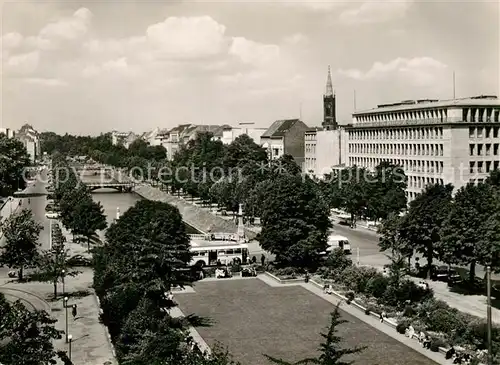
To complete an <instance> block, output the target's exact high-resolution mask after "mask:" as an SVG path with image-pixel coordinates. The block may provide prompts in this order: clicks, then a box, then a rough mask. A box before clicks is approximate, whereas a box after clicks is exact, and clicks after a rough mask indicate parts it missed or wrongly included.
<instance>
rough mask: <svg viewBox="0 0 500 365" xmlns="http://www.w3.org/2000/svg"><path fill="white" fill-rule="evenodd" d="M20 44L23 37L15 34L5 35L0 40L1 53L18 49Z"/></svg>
mask: <svg viewBox="0 0 500 365" xmlns="http://www.w3.org/2000/svg"><path fill="white" fill-rule="evenodd" d="M22 42H23V36H22V35H21V34H19V33H17V32H12V33H7V34H5V35H3V36H2V37H1V38H0V44H1V46H2V51H5V50H9V49H15V48H18V47H19V46H21V45H22Z"/></svg>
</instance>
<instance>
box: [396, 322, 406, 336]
mask: <svg viewBox="0 0 500 365" xmlns="http://www.w3.org/2000/svg"><path fill="white" fill-rule="evenodd" d="M407 328H408V322H407V321H401V322H399V323H398V324H397V325H396V331H397V332H398V333H401V334H402V335H404V334H405V332H406V329H407Z"/></svg>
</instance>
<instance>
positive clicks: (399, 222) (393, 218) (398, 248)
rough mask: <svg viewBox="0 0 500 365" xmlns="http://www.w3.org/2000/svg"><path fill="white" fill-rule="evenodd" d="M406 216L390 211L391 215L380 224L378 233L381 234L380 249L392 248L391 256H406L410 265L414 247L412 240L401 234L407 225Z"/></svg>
mask: <svg viewBox="0 0 500 365" xmlns="http://www.w3.org/2000/svg"><path fill="white" fill-rule="evenodd" d="M405 224H406V223H405V217H404V216H403V217H401V216H399V215H397V214H394V213H390V214H389V216H388V217H387V218H386V219H385V220H384V221H383V222H382V224H381V225H380V226H379V229H378V233H379V234H380V237H379V242H378V245H379V247H380V251H382V252H384V251H388V250H390V253H391V257H393V258H395V257H396V256H398V257H399V256H401V257H406V258H407V259H408V266H409V265H410V260H411V257H412V256H413V247H412V245H411V244H410V242H408V241H406V240H405V237H403V236H402V235H401V229H402V227H404V225H405Z"/></svg>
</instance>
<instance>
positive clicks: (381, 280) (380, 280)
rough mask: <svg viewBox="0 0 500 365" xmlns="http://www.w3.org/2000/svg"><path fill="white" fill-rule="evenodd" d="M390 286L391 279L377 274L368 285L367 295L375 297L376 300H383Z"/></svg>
mask: <svg viewBox="0 0 500 365" xmlns="http://www.w3.org/2000/svg"><path fill="white" fill-rule="evenodd" d="M388 285H389V279H388V278H386V277H385V276H383V275H382V274H378V273H377V274H376V275H375V276H373V277H372V278H370V280H368V282H367V283H366V290H365V291H366V293H367V294H370V295H372V296H374V297H375V298H381V297H382V296H383V295H384V293H385V290H386V289H387V286H388Z"/></svg>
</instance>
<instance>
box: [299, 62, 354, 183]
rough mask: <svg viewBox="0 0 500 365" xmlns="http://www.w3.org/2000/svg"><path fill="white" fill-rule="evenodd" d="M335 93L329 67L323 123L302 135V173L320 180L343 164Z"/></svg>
mask: <svg viewBox="0 0 500 365" xmlns="http://www.w3.org/2000/svg"><path fill="white" fill-rule="evenodd" d="M335 103H336V101H335V92H334V90H333V85H332V76H331V72H330V67H328V76H327V78H326V92H325V94H324V95H323V122H322V123H321V126H322V127H321V128H319V127H317V128H312V129H309V130H307V131H306V132H305V133H304V165H303V168H302V170H303V172H305V173H307V174H309V175H312V176H316V177H317V178H322V177H323V176H324V175H325V174H328V173H330V172H332V170H333V169H334V168H335V167H338V166H341V165H342V164H345V156H346V154H345V151H344V150H345V136H346V133H345V129H344V128H341V127H339V125H338V123H337V115H336V104H335Z"/></svg>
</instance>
